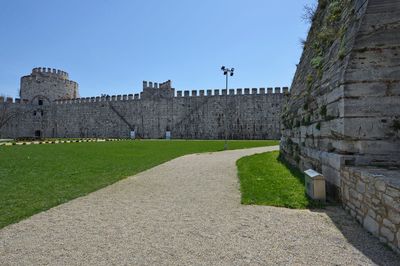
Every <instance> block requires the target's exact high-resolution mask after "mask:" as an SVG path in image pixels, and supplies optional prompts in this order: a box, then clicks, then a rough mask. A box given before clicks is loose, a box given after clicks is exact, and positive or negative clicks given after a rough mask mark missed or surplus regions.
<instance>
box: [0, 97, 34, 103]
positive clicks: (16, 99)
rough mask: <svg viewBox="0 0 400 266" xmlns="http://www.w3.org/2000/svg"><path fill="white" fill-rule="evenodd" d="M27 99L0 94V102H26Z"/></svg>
mask: <svg viewBox="0 0 400 266" xmlns="http://www.w3.org/2000/svg"><path fill="white" fill-rule="evenodd" d="M28 102H29V101H28V100H26V99H20V98H15V99H14V98H12V97H4V96H0V104H4V103H7V104H21V103H23V104H27V103H28Z"/></svg>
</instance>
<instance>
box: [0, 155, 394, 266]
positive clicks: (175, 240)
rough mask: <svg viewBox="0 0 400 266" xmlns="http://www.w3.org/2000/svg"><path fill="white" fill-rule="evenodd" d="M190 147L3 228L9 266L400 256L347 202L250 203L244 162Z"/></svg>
mask: <svg viewBox="0 0 400 266" xmlns="http://www.w3.org/2000/svg"><path fill="white" fill-rule="evenodd" d="M276 149H278V147H263V148H254V149H247V150H234V151H226V152H217V153H205V154H194V155H188V156H183V157H180V158H177V159H175V160H172V161H170V162H167V163H165V164H162V165H159V166H157V167H155V168H152V169H149V170H147V171H145V172H142V173H140V174H138V175H136V176H133V177H129V178H127V179H124V180H122V181H120V182H117V183H115V184H113V185H111V186H108V187H106V188H104V189H101V190H99V191H97V192H94V193H91V194H90V195H88V196H85V197H82V198H78V199H75V200H72V201H70V202H68V203H66V204H63V205H60V206H57V207H55V208H52V209H50V210H48V211H46V212H42V213H40V214H37V215H34V216H32V217H30V218H29V219H27V220H24V221H22V222H19V223H17V224H14V225H10V226H8V227H6V228H3V229H2V230H0V264H1V265H46V264H51V265H65V264H67V265H116V264H118V265H121V264H122V265H124V264H125V265H128V264H129V265H160V264H167V265H215V264H217V265H248V264H252V265H254V264H262V265H275V264H291V265H292V264H303V265H305V264H306V265H331V264H340V265H367V264H385V265H396V263H397V265H399V263H400V257H399V256H398V255H396V254H395V253H394V252H392V251H390V250H389V249H388V248H386V247H385V246H384V245H382V244H380V243H379V241H378V240H377V239H375V238H374V237H372V236H371V235H369V234H368V233H367V232H366V231H364V230H363V229H362V228H361V227H360V226H359V225H358V224H357V223H355V222H354V220H353V219H352V218H350V217H349V216H348V215H347V214H346V213H344V211H343V210H342V209H341V208H340V207H329V208H327V209H325V210H316V211H310V210H290V209H284V208H275V207H265V206H243V205H241V204H240V192H239V184H238V179H237V170H236V165H235V162H236V160H237V159H239V158H240V157H243V156H246V155H250V154H255V153H260V152H266V151H271V150H276Z"/></svg>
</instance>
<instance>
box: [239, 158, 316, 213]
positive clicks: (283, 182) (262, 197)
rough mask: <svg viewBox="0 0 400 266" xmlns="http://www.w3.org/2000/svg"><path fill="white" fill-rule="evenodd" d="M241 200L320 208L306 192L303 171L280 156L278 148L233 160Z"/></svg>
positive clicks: (293, 206)
mask: <svg viewBox="0 0 400 266" xmlns="http://www.w3.org/2000/svg"><path fill="white" fill-rule="evenodd" d="M236 165H237V168H238V176H239V180H240V191H241V202H242V204H245V205H253V204H254V205H268V206H275V207H286V208H292V209H305V208H316V207H318V208H320V207H323V205H322V204H320V203H318V202H316V201H313V200H311V199H310V198H309V197H307V196H306V194H305V187H304V176H303V174H302V173H301V172H300V171H299V170H298V169H295V168H293V167H290V166H289V165H288V164H287V163H285V162H284V161H282V160H281V159H280V158H279V151H273V152H267V153H261V154H255V155H251V156H246V157H243V158H241V159H239V160H238V161H237V162H236Z"/></svg>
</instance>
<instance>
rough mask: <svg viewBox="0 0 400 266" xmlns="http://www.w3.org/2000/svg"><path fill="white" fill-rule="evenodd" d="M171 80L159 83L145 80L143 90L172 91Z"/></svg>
mask: <svg viewBox="0 0 400 266" xmlns="http://www.w3.org/2000/svg"><path fill="white" fill-rule="evenodd" d="M171 85H172V82H171V80H167V81H165V82H161V83H157V82H152V81H145V80H143V90H145V89H172V87H171Z"/></svg>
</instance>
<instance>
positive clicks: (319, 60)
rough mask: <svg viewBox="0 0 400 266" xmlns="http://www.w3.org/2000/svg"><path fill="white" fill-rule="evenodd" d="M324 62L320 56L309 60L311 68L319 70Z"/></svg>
mask: <svg viewBox="0 0 400 266" xmlns="http://www.w3.org/2000/svg"><path fill="white" fill-rule="evenodd" d="M323 62H324V58H323V57H322V56H317V57H314V58H313V59H311V66H312V67H313V68H314V69H321V68H322V65H323Z"/></svg>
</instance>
